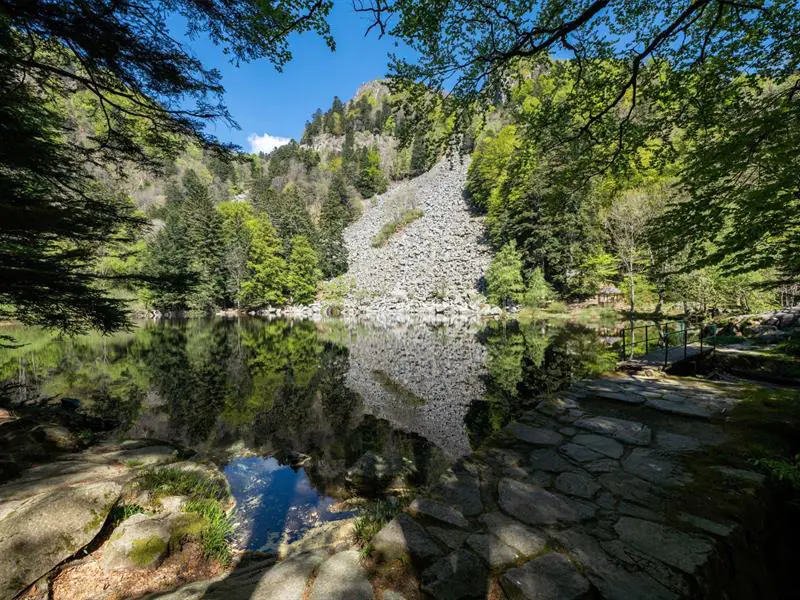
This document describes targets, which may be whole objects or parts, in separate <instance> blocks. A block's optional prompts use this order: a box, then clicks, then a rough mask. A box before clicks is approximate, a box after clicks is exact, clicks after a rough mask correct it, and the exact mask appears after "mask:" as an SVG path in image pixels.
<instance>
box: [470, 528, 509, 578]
mask: <svg viewBox="0 0 800 600" xmlns="http://www.w3.org/2000/svg"><path fill="white" fill-rule="evenodd" d="M467 546H469V548H470V550H472V551H473V552H474V553H475V554H477V555H478V556H479V557H480V558H481V560H483V562H485V563H486V564H487V565H488V566H489V568H490V569H491V570H492V571H499V570H503V569H507V568H508V567H510V566H512V565H513V564H514V561H516V560H517V556H518V554H517V551H516V550H514V548H511V547H510V546H507V545H506V544H505V543H503V542H502V541H501V540H500V538H498V537H496V536H493V535H491V534H488V533H473V534H472V535H471V536H469V537H468V538H467Z"/></svg>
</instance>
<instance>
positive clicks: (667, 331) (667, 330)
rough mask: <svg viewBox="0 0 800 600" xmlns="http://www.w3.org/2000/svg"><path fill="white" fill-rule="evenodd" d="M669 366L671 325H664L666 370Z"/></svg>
mask: <svg viewBox="0 0 800 600" xmlns="http://www.w3.org/2000/svg"><path fill="white" fill-rule="evenodd" d="M668 364H669V325H664V368H665V369H666V368H667V365H668Z"/></svg>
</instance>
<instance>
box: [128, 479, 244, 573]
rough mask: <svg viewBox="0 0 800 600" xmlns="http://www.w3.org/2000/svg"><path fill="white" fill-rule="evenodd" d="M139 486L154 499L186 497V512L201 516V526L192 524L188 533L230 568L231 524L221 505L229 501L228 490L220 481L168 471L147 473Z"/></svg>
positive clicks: (208, 554) (206, 552)
mask: <svg viewBox="0 0 800 600" xmlns="http://www.w3.org/2000/svg"><path fill="white" fill-rule="evenodd" d="M137 483H138V486H139V488H140V489H143V490H149V491H150V492H151V493H152V494H153V497H154V498H159V497H163V496H186V497H187V498H188V500H187V502H186V504H185V505H184V507H183V510H184V512H186V513H190V514H194V515H197V516H199V517H200V519H201V523H200V524H199V525H197V524H192V527H191V531H189V530H187V531H186V532H185V533H187V534H191V535H193V536H195V537H197V538H198V539H199V541H200V544H201V545H202V547H203V554H204V555H205V556H206V557H207V558H210V559H213V560H216V561H218V562H220V563H222V564H223V565H227V564H230V561H231V548H230V543H229V541H228V538H229V537H230V533H231V531H232V523H231V519H230V517H229V516H228V515H227V513H226V512H225V509H224V508H223V504H222V501H223V500H225V499H227V498H228V488H227V486H226V485H225V483H224V481H223V480H222V479H221V478H219V477H209V476H208V475H205V474H203V473H198V472H195V471H183V470H180V469H175V468H170V467H165V468H160V469H151V470H148V471H146V472H145V473H143V474H142V475H141V476H140V477H139V478H138V480H137Z"/></svg>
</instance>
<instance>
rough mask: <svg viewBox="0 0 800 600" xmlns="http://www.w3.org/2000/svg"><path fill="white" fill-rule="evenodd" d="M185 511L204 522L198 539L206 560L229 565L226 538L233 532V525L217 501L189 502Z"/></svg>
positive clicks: (229, 557) (200, 500)
mask: <svg viewBox="0 0 800 600" xmlns="http://www.w3.org/2000/svg"><path fill="white" fill-rule="evenodd" d="M185 510H186V512H189V513H195V514H197V515H199V516H200V517H201V518H202V519H203V521H204V523H203V527H202V528H201V529H200V535H199V538H200V543H201V544H202V546H203V554H204V555H205V556H206V558H211V559H214V560H216V561H218V562H220V563H222V564H223V565H228V564H230V562H231V549H230V544H229V543H228V538H229V536H230V534H231V532H232V531H233V525H232V523H231V519H230V517H229V516H228V515H227V514H226V513H225V511H224V510H223V509H222V505H221V504H220V503H219V501H218V500H214V499H211V498H206V499H198V500H189V501H188V502H187V503H186V506H185Z"/></svg>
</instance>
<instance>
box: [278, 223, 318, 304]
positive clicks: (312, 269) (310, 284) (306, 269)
mask: <svg viewBox="0 0 800 600" xmlns="http://www.w3.org/2000/svg"><path fill="white" fill-rule="evenodd" d="M320 277H322V271H321V270H320V268H319V259H318V258H317V253H316V252H315V251H314V248H313V247H312V246H311V243H310V242H309V240H308V238H307V237H305V236H303V235H297V236H295V237H293V238H292V251H291V253H290V254H289V272H288V274H287V276H286V288H287V292H288V295H289V299H290V300H291V302H292V303H293V304H310V303H311V302H313V301H314V299H315V297H316V293H317V284H318V283H319V280H320Z"/></svg>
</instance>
